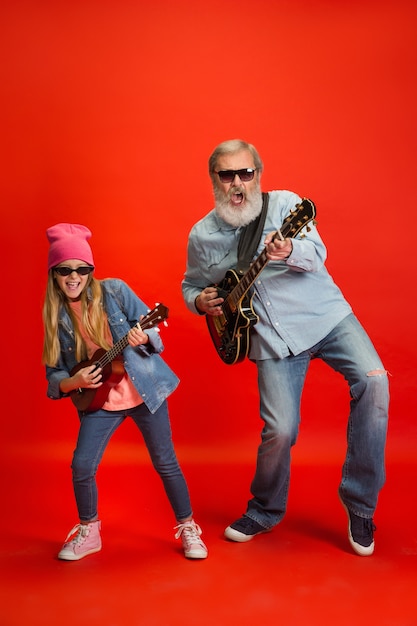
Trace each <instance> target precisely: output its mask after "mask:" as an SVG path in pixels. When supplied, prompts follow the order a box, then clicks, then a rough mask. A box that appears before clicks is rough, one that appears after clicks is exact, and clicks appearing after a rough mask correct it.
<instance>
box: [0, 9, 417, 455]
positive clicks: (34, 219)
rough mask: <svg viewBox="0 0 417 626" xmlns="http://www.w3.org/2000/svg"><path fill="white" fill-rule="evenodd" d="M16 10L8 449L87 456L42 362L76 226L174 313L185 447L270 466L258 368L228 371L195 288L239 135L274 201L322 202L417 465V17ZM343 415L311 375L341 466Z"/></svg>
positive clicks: (311, 402) (308, 430)
mask: <svg viewBox="0 0 417 626" xmlns="http://www.w3.org/2000/svg"><path fill="white" fill-rule="evenodd" d="M0 11H1V16H0V17H1V22H2V31H3V32H2V37H1V43H0V45H1V47H2V52H3V54H2V58H3V63H2V67H1V75H0V85H1V89H2V92H3V95H2V98H1V107H2V109H3V111H2V135H3V138H2V150H1V157H0V158H1V164H0V176H1V186H2V191H1V206H2V220H1V224H2V228H1V235H0V237H1V250H2V268H1V278H2V293H3V295H2V305H1V324H2V330H3V363H2V381H3V387H2V389H3V393H2V415H3V417H2V420H1V431H2V436H1V440H2V443H3V444H4V445H6V446H7V447H8V449H9V450H10V451H16V453H19V451H21V450H22V451H24V450H25V446H26V445H27V446H30V447H31V448H33V447H34V446H39V449H40V450H41V449H43V448H42V445H48V444H53V443H54V442H55V441H65V442H68V446H69V449H72V446H73V439H74V436H75V433H76V430H77V420H76V419H75V414H74V409H73V407H72V405H71V403H70V401H62V402H52V401H50V400H48V399H47V398H46V395H45V392H46V382H45V378H44V369H43V367H42V365H41V362H40V358H41V349H42V325H41V306H42V301H43V294H44V288H45V283H46V255H47V241H46V236H45V229H46V228H47V227H48V226H51V225H52V224H54V223H57V222H62V221H71V222H79V223H84V224H86V225H88V226H89V227H90V228H91V229H92V231H93V239H92V246H93V249H94V255H95V261H96V266H97V276H98V277H100V278H104V277H107V276H118V277H121V278H123V279H125V280H126V281H127V282H128V283H129V284H130V285H131V286H132V287H133V288H134V289H135V290H136V291H137V293H138V294H139V295H140V296H141V297H142V298H143V299H144V300H145V301H147V302H148V303H149V305H150V306H152V305H153V303H154V302H156V301H162V302H164V303H165V304H167V305H168V306H169V308H170V320H169V326H168V328H166V329H163V331H162V332H163V339H164V342H165V345H166V350H165V359H166V361H167V362H168V363H169V364H170V365H171V366H172V368H173V369H174V370H175V371H176V372H177V374H178V375H179V376H180V378H181V381H182V382H181V385H180V387H179V388H178V390H177V391H176V392H175V394H174V395H173V396H172V398H171V401H170V408H171V418H172V423H173V429H174V437H175V440H176V442H177V445H179V446H184V447H185V448H186V449H187V450H188V453H189V454H191V452H192V450H196V451H197V454H201V450H202V449H203V448H204V447H205V446H208V447H207V448H206V449H207V452H208V454H209V455H211V456H213V457H214V456H216V455H218V457H219V458H221V454H222V450H225V451H226V450H227V448H228V446H233V447H235V449H236V447H238V446H241V449H242V453H244V451H245V450H246V444H247V445H248V446H250V455H251V456H250V458H251V459H252V458H253V460H254V451H253V447H254V445H255V444H256V437H257V433H258V431H259V427H260V424H259V422H258V419H257V403H258V399H257V391H256V379H255V368H254V366H253V365H252V364H250V363H249V362H245V363H244V364H241V365H237V366H233V367H228V366H226V365H224V364H223V363H222V362H221V361H220V360H219V358H218V357H217V355H216V354H215V351H214V348H213V347H212V345H211V341H210V339H209V337H208V333H207V330H206V326H205V322H204V319H201V318H198V317H196V316H193V315H192V314H191V313H189V312H188V311H187V310H186V308H185V305H184V304H183V301H182V296H181V289H180V283H181V279H182V275H183V271H184V267H185V257H186V243H187V236H188V232H189V229H190V227H191V226H192V225H193V223H194V222H195V221H197V220H198V219H199V218H200V217H202V216H203V215H204V214H205V213H206V212H207V211H208V210H209V209H211V207H212V204H213V201H212V191H211V185H210V181H209V178H208V174H207V159H208V156H209V154H210V153H211V151H212V149H213V148H214V147H215V145H217V144H218V143H219V142H220V141H223V140H225V139H230V138H235V137H239V138H243V139H245V140H248V141H250V142H252V143H254V144H255V145H256V146H257V148H258V149H259V151H260V153H261V156H262V157H263V159H264V163H265V173H264V176H263V188H264V189H265V190H266V189H277V188H278V189H279V188H287V189H290V190H293V191H296V192H298V193H299V194H300V195H304V196H308V197H310V198H312V199H313V200H314V201H315V203H316V205H317V211H318V227H319V229H320V232H321V234H322V236H323V237H324V239H325V242H326V244H327V246H328V252H329V260H328V267H329V269H330V271H331V272H332V274H333V275H334V277H335V279H336V282H337V283H338V284H339V285H340V286H341V288H342V289H343V291H344V293H345V295H346V297H347V298H348V300H349V301H350V302H351V304H352V305H353V308H354V310H355V312H356V313H357V315H358V317H359V318H360V319H361V321H362V322H363V324H364V325H365V326H366V328H367V329H368V331H369V333H370V335H371V337H372V338H373V340H374V342H375V344H376V347H377V349H378V350H379V352H380V354H381V356H382V358H383V360H384V362H385V365H386V367H387V369H388V370H389V371H390V373H391V375H392V376H391V379H390V380H391V391H392V405H391V429H390V440H389V441H390V443H389V446H391V447H389V449H388V451H389V452H390V451H392V450H394V449H397V444H398V451H399V452H400V453H401V455H403V456H404V455H405V456H406V455H407V454H408V453H410V455H413V454H414V438H415V434H416V426H415V414H416V408H417V407H416V393H415V392H416V382H415V362H416V357H415V351H416V330H415V313H416V306H415V302H414V287H415V275H414V273H415V268H416V264H415V254H414V240H415V234H414V233H415V229H416V227H415V224H414V216H415V214H416V209H415V199H414V191H415V144H416V123H415V112H416V82H415V69H416V56H417V55H416V44H415V23H416V15H417V5H416V4H415V2H413V1H411V0H410V1H407V0H396V1H393V0H389V1H387V0H379V1H375V2H373V1H372V0H361V1H355V0H348V1H333V0H312V1H311V2H308V1H307V0H305V1H304V2H303V1H301V0H298V1H297V0H296V1H293V2H291V1H285V0H277V1H275V2H271V1H268V0H257V2H253V0H251V1H250V2H249V1H248V0H240V1H239V2H236V1H235V0H231V1H230V2H224V1H221V2H220V1H219V0H212V1H211V2H198V1H197V2H191V1H187V0H176V2H171V1H170V0H161V1H156V2H153V3H150V2H140V1H136V2H135V1H133V0H130V1H128V0H119V1H117V2H115V1H114V0H113V1H112V0H100V1H98V0H83V1H79V0H75V1H74V0H72V1H71V2H69V1H67V0H62V1H60V2H55V1H54V2H52V0H37V1H36V2H29V1H24V0H13V1H11V0H3V2H2V7H1V9H0ZM347 409H348V394H347V392H346V389H345V385H344V382H343V381H342V380H340V379H339V377H338V376H336V375H335V374H334V373H333V372H332V371H331V370H329V369H328V368H326V367H325V366H323V365H322V364H321V363H313V365H312V368H311V370H310V374H309V377H308V380H307V384H306V389H305V395H304V404H303V427H302V430H301V437H300V443H299V446H301V449H303V446H304V447H305V454H307V455H310V456H311V458H317V457H320V455H322V454H332V452H333V450H334V449H335V448H333V447H332V449H331V450H329V447H328V446H327V444H326V442H325V439H324V435H327V434H331V433H332V432H334V433H337V441H338V444H339V445H340V447H343V446H344V429H345V423H346V414H347ZM130 429H131V427H130V426H129V425H128V424H126V427H125V428H124V429H121V431H120V433H118V434H117V435H116V438H118V439H119V440H120V441H123V442H127V441H128V440H131V439H133V438H132V433H131V430H130ZM134 440H135V441H136V436H135V438H134ZM312 442H313V444H314V445H311V443H312ZM336 450H337V446H336ZM68 459H69V454H68ZM339 459H340V457H339Z"/></svg>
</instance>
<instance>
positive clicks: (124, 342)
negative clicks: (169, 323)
mask: <svg viewBox="0 0 417 626" xmlns="http://www.w3.org/2000/svg"><path fill="white" fill-rule="evenodd" d="M167 317H168V309H167V307H166V306H164V305H163V304H159V305H158V306H157V307H155V309H153V310H152V311H151V312H150V313H148V314H147V315H145V317H144V318H143V319H142V320H139V321H138V322H136V326H140V327H141V329H142V330H147V329H148V328H153V327H154V326H157V325H158V324H160V323H161V322H163V321H165V320H166V318H167ZM128 335H129V333H126V335H124V337H122V338H121V339H119V340H118V341H116V343H115V344H114V346H112V347H111V348H110V350H107V352H106V353H105V354H103V356H102V357H100V359H99V360H98V361H97V366H98V367H101V368H104V367H105V366H106V365H109V363H111V362H112V361H113V360H114V359H115V358H116V357H117V356H119V354H120V353H121V352H122V351H123V350H124V349H125V348H127V346H128V345H129V340H128Z"/></svg>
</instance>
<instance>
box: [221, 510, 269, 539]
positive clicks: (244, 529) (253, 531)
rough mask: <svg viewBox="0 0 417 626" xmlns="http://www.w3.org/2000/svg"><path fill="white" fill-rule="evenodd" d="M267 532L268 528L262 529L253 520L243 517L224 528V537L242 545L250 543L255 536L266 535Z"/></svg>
mask: <svg viewBox="0 0 417 626" xmlns="http://www.w3.org/2000/svg"><path fill="white" fill-rule="evenodd" d="M269 531H270V529H269V528H264V527H263V526H261V525H260V524H258V522H255V520H253V519H251V518H250V517H247V515H244V516H243V517H241V518H240V519H238V520H236V521H235V522H233V524H230V526H228V527H227V528H226V530H225V531H224V536H225V537H226V539H230V540H231V541H239V542H240V543H243V542H244V541H250V540H251V539H253V538H254V537H255V535H260V534H261V533H268V532H269Z"/></svg>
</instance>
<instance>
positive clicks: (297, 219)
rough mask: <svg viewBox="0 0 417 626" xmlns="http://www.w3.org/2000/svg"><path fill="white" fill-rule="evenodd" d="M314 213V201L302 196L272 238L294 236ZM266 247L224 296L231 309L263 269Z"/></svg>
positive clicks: (266, 261)
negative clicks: (300, 200) (301, 199)
mask: <svg viewBox="0 0 417 626" xmlns="http://www.w3.org/2000/svg"><path fill="white" fill-rule="evenodd" d="M315 215H316V208H315V205H314V202H312V201H311V200H309V199H308V198H304V199H303V201H302V202H301V203H300V204H297V205H296V210H294V211H292V212H291V213H290V215H288V217H286V218H285V220H284V223H283V224H282V226H281V228H280V229H279V230H277V232H276V233H275V235H274V237H273V240H275V239H276V238H277V237H279V238H280V239H281V238H284V239H285V238H286V237H291V238H293V237H295V236H296V235H297V234H298V233H299V232H300V231H301V230H302V229H303V228H304V226H306V225H307V224H308V223H309V222H310V221H311V220H312V219H314V217H315ZM268 260H269V259H268V256H267V249H266V247H265V248H264V249H263V250H262V252H261V254H260V255H259V256H258V258H257V259H256V260H255V261H254V262H253V263H252V265H251V266H250V268H249V269H248V271H247V272H246V273H245V274H244V275H243V276H242V278H241V279H240V280H239V282H238V284H237V285H236V286H235V287H234V288H233V289H232V291H231V292H230V293H229V295H228V296H227V298H226V302H227V305H228V306H230V308H231V310H235V308H236V307H237V306H238V304H239V302H240V301H241V300H242V298H243V297H244V296H245V294H246V293H247V292H248V291H249V289H250V288H251V286H252V285H253V283H254V282H255V280H256V278H257V277H258V276H259V274H260V273H261V272H262V270H263V269H264V267H265V265H266V264H267V263H268Z"/></svg>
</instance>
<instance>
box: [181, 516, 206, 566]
mask: <svg viewBox="0 0 417 626" xmlns="http://www.w3.org/2000/svg"><path fill="white" fill-rule="evenodd" d="M174 530H176V531H177V532H176V533H175V539H179V538H180V537H181V541H182V547H183V550H184V555H185V556H186V557H187V559H206V558H207V556H208V550H207V548H206V546H205V544H204V542H203V540H202V539H201V537H200V535H201V534H202V530H201V528H200V526H199V525H198V524H196V523H195V521H194V520H193V519H192V520H189V521H188V522H181V523H180V524H178V526H175V528H174Z"/></svg>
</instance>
